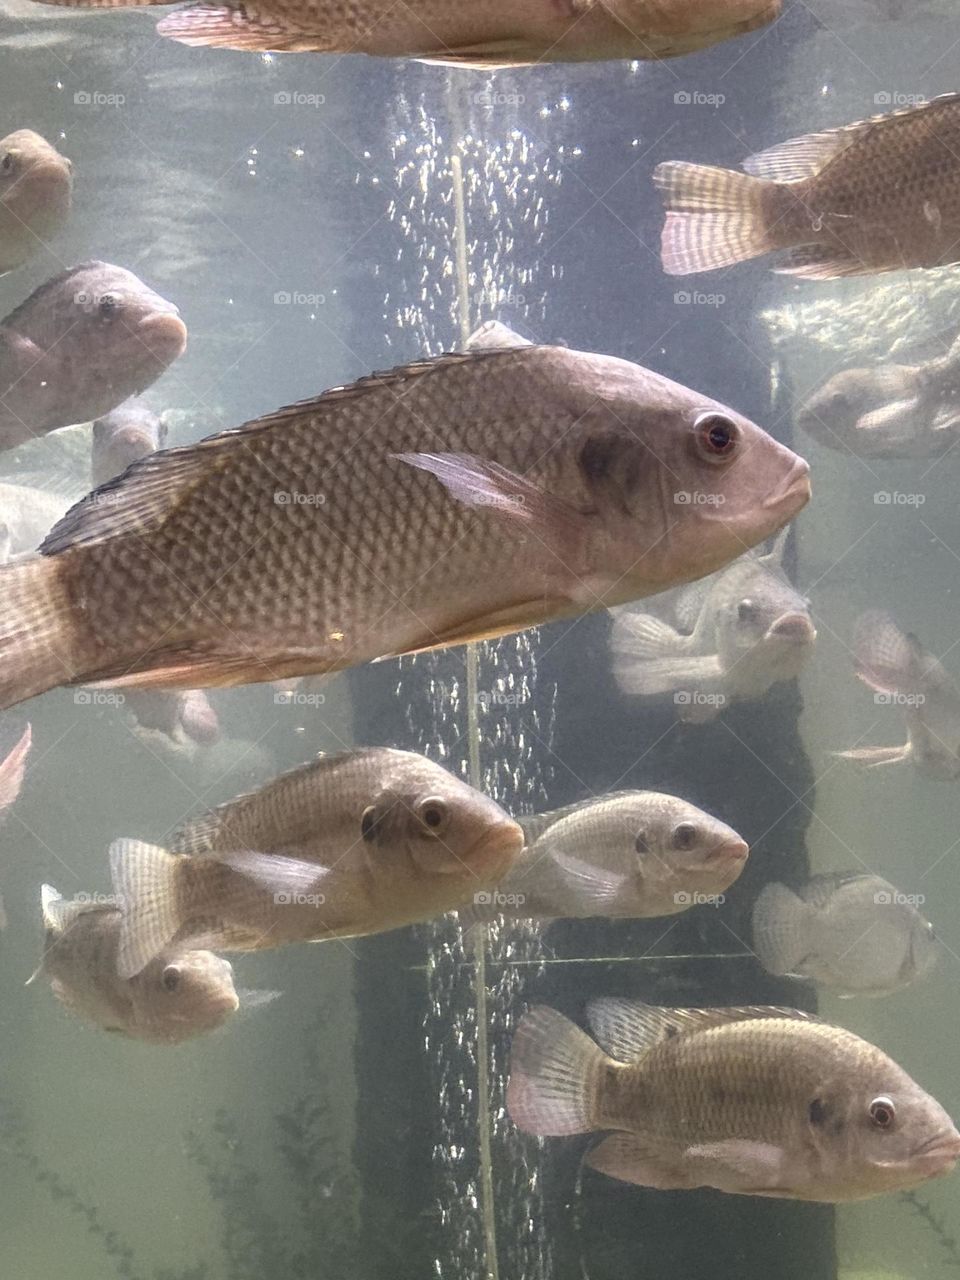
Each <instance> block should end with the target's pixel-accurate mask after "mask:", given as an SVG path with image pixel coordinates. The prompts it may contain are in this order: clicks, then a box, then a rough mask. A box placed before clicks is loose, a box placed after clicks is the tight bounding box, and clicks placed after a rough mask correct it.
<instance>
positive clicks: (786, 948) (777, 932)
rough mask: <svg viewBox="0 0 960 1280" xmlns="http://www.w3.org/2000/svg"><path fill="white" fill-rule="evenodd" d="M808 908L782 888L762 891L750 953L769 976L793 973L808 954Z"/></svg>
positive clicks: (779, 886) (791, 892)
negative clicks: (805, 934)
mask: <svg viewBox="0 0 960 1280" xmlns="http://www.w3.org/2000/svg"><path fill="white" fill-rule="evenodd" d="M809 910H810V908H809V906H808V905H807V903H805V902H803V901H802V900H801V899H800V898H798V897H797V895H796V894H795V893H794V892H793V890H792V889H788V888H787V886H786V885H785V884H778V883H773V884H768V885H765V886H764V887H763V889H762V890H761V891H760V894H759V896H758V898H757V901H756V902H755V904H754V907H753V949H754V951H755V952H756V953H757V958H758V959H759V961H760V963H761V964H762V965H763V967H764V968H765V969H766V970H767V972H768V973H780V974H782V973H792V972H793V971H794V970H795V969H796V968H797V965H798V964H799V963H800V961H801V960H802V959H803V957H804V955H805V954H806V951H807V943H806V939H805V937H804V932H803V926H804V922H805V919H806V916H807V915H808V913H809Z"/></svg>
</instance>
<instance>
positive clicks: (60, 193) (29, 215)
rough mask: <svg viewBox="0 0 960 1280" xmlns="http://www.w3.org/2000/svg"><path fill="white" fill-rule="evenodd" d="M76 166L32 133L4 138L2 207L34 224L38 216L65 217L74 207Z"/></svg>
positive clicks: (0, 144) (0, 159) (0, 148)
mask: <svg viewBox="0 0 960 1280" xmlns="http://www.w3.org/2000/svg"><path fill="white" fill-rule="evenodd" d="M72 186H73V165H72V164H71V163H70V161H69V160H68V159H67V158H66V156H62V155H61V154H60V152H59V151H57V149H56V148H55V147H52V146H51V145H50V143H49V142H47V141H46V139H45V138H42V137H41V136H40V134H38V133H34V132H33V130H32V129H18V130H17V131H16V132H15V133H9V134H7V136H6V137H5V138H0V204H2V205H3V206H5V207H6V208H8V209H10V210H11V211H13V212H15V213H16V215H17V217H19V218H22V219H23V220H24V221H29V222H31V223H32V221H33V218H34V215H35V213H36V212H39V211H41V210H47V211H48V212H49V214H50V215H51V216H52V217H54V218H58V217H62V216H63V215H65V214H66V212H67V211H68V210H69V207H70V195H71V190H72Z"/></svg>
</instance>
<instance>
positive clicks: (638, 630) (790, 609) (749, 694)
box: [610, 531, 817, 722]
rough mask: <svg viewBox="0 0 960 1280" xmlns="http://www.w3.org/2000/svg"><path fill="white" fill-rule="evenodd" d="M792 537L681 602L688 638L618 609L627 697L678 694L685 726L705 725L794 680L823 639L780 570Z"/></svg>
mask: <svg viewBox="0 0 960 1280" xmlns="http://www.w3.org/2000/svg"><path fill="white" fill-rule="evenodd" d="M785 538H786V531H784V533H783V535H781V537H780V538H779V539H778V540H777V544H776V546H775V547H774V549H773V550H772V551H771V552H770V554H769V555H766V556H755V555H746V556H742V557H741V558H740V559H739V560H737V561H735V562H734V563H733V564H732V565H730V567H729V568H728V569H724V570H723V571H722V572H721V573H718V574H715V575H714V576H713V577H712V578H711V579H709V580H706V581H704V582H703V583H698V584H696V585H695V586H694V587H693V588H690V589H688V590H687V591H686V592H685V593H684V595H683V597H681V598H680V599H678V600H677V601H676V602H675V603H674V606H673V607H674V609H675V612H676V614H677V616H678V618H679V619H681V620H682V621H687V622H691V623H692V630H691V632H690V633H689V634H683V633H682V632H680V631H678V630H676V629H675V628H674V627H672V626H671V625H670V624H669V623H667V622H664V621H663V620H662V619H660V618H658V617H656V616H654V614H652V613H647V612H646V611H640V610H637V609H633V608H624V609H621V610H619V611H618V613H617V616H616V622H615V623H614V627H613V631H612V634H611V639H610V647H611V651H612V653H613V672H614V676H615V678H616V681H617V684H618V685H619V687H620V688H621V689H622V690H623V692H624V693H627V694H630V695H633V696H642V697H650V696H653V695H656V694H664V693H673V694H674V702H675V703H676V706H677V712H678V714H679V716H680V719H681V720H687V721H691V722H703V721H706V720H711V719H713V718H714V717H715V716H717V715H718V714H719V713H720V712H721V711H722V710H723V709H724V708H725V707H729V706H732V705H733V704H734V703H737V702H753V701H756V700H758V699H760V698H762V697H763V696H764V694H765V693H767V692H768V690H769V689H771V688H772V687H773V685H774V684H778V683H781V682H782V681H785V680H793V679H795V678H796V677H797V676H798V675H799V674H800V672H801V670H802V669H803V667H804V666H805V664H806V663H807V662H808V661H809V659H810V656H811V654H812V652H813V647H814V643H815V641H816V638H817V633H816V629H815V627H814V625H813V621H812V620H811V617H810V602H809V601H808V600H806V599H804V597H803V596H801V595H800V594H799V592H798V591H796V590H795V588H794V587H793V586H791V584H790V582H789V580H788V579H787V576H786V574H785V573H784V572H783V569H782V567H781V559H782V552H783V544H784V541H785Z"/></svg>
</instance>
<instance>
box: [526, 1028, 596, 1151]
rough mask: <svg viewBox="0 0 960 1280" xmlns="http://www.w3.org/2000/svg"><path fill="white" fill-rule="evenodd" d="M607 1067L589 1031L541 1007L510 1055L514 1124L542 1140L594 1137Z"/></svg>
mask: <svg viewBox="0 0 960 1280" xmlns="http://www.w3.org/2000/svg"><path fill="white" fill-rule="evenodd" d="M607 1062H608V1059H607V1057H606V1055H605V1054H604V1052H603V1050H602V1049H600V1048H598V1046H597V1045H596V1044H594V1042H593V1041H592V1040H591V1039H590V1037H589V1036H588V1035H587V1033H586V1032H585V1031H581V1030H580V1028H579V1027H578V1026H575V1025H574V1023H572V1022H571V1021H570V1020H569V1018H565V1017H564V1016H563V1014H561V1013H558V1012H557V1011H556V1009H549V1008H547V1006H546V1005H537V1006H536V1007H535V1008H533V1009H531V1010H530V1012H529V1013H528V1014H527V1015H526V1017H525V1018H523V1020H522V1021H521V1023H520V1025H519V1026H518V1028H517V1032H516V1035H515V1036H514V1038H513V1048H512V1049H511V1053H510V1083H509V1084H508V1085H507V1110H508V1111H509V1112H510V1117H511V1119H512V1120H513V1122H514V1124H515V1125H517V1127H518V1128H520V1129H523V1130H524V1132H525V1133H534V1134H537V1135H540V1136H559V1135H562V1134H568V1133H591V1132H592V1131H593V1130H594V1129H596V1128H597V1127H598V1124H597V1120H596V1116H597V1114H598V1107H597V1104H598V1101H599V1093H600V1073H601V1072H602V1070H603V1068H604V1066H605V1065H606V1063H607Z"/></svg>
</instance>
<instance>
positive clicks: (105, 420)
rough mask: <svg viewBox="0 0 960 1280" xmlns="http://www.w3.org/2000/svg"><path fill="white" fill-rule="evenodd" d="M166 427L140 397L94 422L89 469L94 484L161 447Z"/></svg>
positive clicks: (109, 478)
mask: <svg viewBox="0 0 960 1280" xmlns="http://www.w3.org/2000/svg"><path fill="white" fill-rule="evenodd" d="M166 438H167V429H166V427H165V426H164V424H163V422H162V421H161V419H160V418H158V417H157V415H156V414H155V413H154V412H153V410H152V409H149V408H148V407H147V405H145V404H144V403H143V402H142V401H140V400H136V399H134V400H125V401H124V403H123V404H121V405H118V407H117V408H116V409H114V410H112V412H110V413H108V414H106V415H105V416H104V417H102V418H98V419H97V421H96V422H95V423H94V424H93V444H92V447H91V456H90V470H91V474H92V476H93V483H94V487H96V486H97V485H101V484H105V483H106V482H107V481H108V480H112V479H113V477H114V476H118V475H120V474H121V473H122V472H124V471H126V469H127V467H129V466H131V465H132V464H133V463H134V462H137V461H138V460H139V459H140V458H145V457H146V456H147V454H148V453H154V452H155V451H156V450H157V449H162V448H163V445H164V442H165V441H166Z"/></svg>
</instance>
